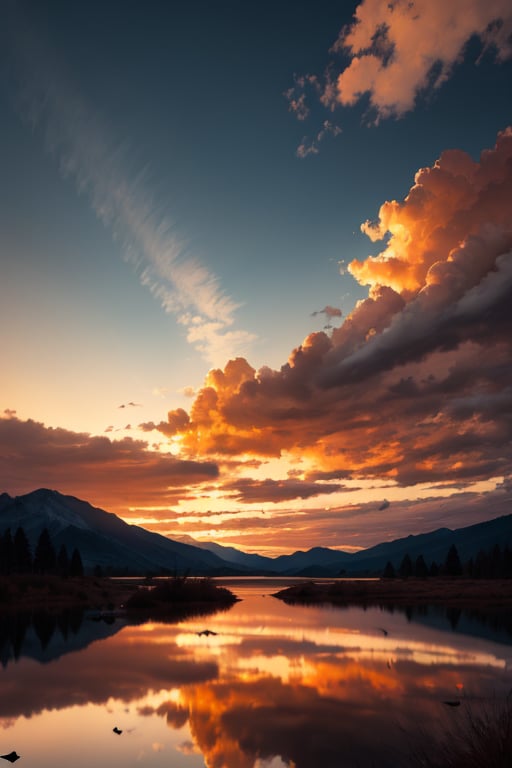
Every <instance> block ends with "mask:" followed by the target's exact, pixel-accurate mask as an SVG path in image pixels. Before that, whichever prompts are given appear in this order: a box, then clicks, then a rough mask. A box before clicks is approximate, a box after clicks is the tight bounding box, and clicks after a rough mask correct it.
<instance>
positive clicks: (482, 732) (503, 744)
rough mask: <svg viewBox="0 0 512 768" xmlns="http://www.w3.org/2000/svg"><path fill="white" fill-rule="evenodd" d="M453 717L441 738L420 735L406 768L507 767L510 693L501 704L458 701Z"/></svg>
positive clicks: (511, 750)
mask: <svg viewBox="0 0 512 768" xmlns="http://www.w3.org/2000/svg"><path fill="white" fill-rule="evenodd" d="M456 715H457V717H456V718H454V719H453V723H452V725H451V726H450V727H449V728H447V729H446V730H444V731H443V732H442V735H440V736H438V737H437V738H436V737H435V736H434V735H433V734H425V735H424V745H423V747H419V748H415V749H414V750H413V752H412V755H411V757H410V758H408V762H407V767H408V768H409V766H411V765H412V766H415V767H416V768H510V766H511V765H512V693H510V694H509V695H508V697H507V698H506V700H505V701H502V702H498V701H492V702H486V703H484V704H482V705H480V706H479V707H478V708H476V707H475V706H473V705H472V703H471V702H465V701H462V704H461V707H460V709H459V710H457V712H456Z"/></svg>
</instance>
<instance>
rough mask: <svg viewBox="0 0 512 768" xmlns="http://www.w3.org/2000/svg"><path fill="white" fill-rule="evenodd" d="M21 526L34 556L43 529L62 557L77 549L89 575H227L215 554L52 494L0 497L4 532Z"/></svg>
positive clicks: (0, 528)
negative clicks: (97, 571)
mask: <svg viewBox="0 0 512 768" xmlns="http://www.w3.org/2000/svg"><path fill="white" fill-rule="evenodd" d="M5 497H7V498H5ZM20 526H21V527H22V528H23V529H24V530H25V533H26V534H27V537H28V540H29V542H30V544H31V547H32V551H34V548H35V545H36V543H37V539H38V538H39V535H40V533H41V531H42V530H43V528H47V529H48V532H49V534H50V537H51V539H52V542H53V544H54V546H55V549H56V550H57V551H58V550H59V548H60V546H61V545H62V544H65V545H66V548H67V549H68V552H69V553H71V551H72V549H73V548H74V547H77V548H78V549H79V551H80V554H81V557H82V562H83V564H84V568H85V570H86V572H92V571H93V570H94V568H95V567H97V566H99V567H101V568H102V569H104V570H107V571H111V572H117V573H128V574H140V573H158V572H161V571H167V572H169V571H170V572H175V571H176V572H180V573H183V572H185V571H188V572H190V573H193V574H206V573H217V572H218V573H222V572H223V571H225V570H226V563H225V562H224V561H223V560H221V559H220V558H219V557H217V555H215V554H214V553H213V552H208V551H206V550H204V549H200V548H199V547H194V546H192V545H190V544H182V543H181V542H177V541H172V540H171V539H168V538H167V537H165V536H161V535H159V534H158V533H152V532H150V531H147V530H145V529H144V528H140V527H139V526H136V525H129V524H128V523H125V522H124V521H123V520H121V519H120V518H119V517H117V516H116V515H114V514H112V513H110V512H105V511H104V510H102V509H98V508H97V507H93V506H91V505H90V504H88V503H87V502H85V501H81V500H80V499H77V498H75V497H74V496H64V495H63V494H61V493H58V492H57V491H50V490H48V489H46V488H41V489H39V490H37V491H33V492H32V493H28V494H26V495H25V496H17V497H16V498H14V499H13V498H11V497H10V496H8V494H2V496H0V532H3V531H5V530H6V529H7V528H10V529H11V533H12V534H13V535H14V533H15V531H16V529H17V528H18V527H20ZM228 570H229V569H228Z"/></svg>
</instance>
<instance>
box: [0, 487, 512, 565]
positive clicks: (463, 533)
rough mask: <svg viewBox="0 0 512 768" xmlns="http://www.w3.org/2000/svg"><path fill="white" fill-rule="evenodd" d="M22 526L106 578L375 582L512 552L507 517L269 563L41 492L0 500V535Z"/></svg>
mask: <svg viewBox="0 0 512 768" xmlns="http://www.w3.org/2000/svg"><path fill="white" fill-rule="evenodd" d="M19 526H21V527H22V528H23V529H24V530H25V533H26V534H27V538H28V540H29V542H30V545H31V547H32V549H33V550H34V548H35V545H36V542H37V539H38V537H39V535H40V533H41V531H42V530H43V528H47V529H48V532H49V534H50V536H51V539H52V542H53V543H54V546H55V548H56V549H57V550H58V549H59V547H60V546H61V544H64V545H65V546H66V548H67V549H68V551H71V550H72V549H74V548H75V547H77V548H78V549H79V551H80V554H81V557H82V561H83V564H84V568H85V571H86V572H89V573H91V572H93V571H94V569H95V568H97V567H100V568H102V569H103V570H104V571H106V572H108V573H125V574H130V575H139V574H148V573H152V574H158V573H190V574H191V575H236V574H238V575H251V574H258V575H269V576H271V575H274V576H276V575H279V576H308V577H321V576H325V577H333V576H338V575H340V573H343V574H344V575H347V576H358V575H372V574H380V573H381V572H382V570H383V568H384V566H385V564H386V562H387V561H388V560H389V561H390V562H392V563H393V565H394V566H395V567H398V565H399V564H400V562H401V560H402V558H403V557H404V555H405V554H409V556H410V557H411V558H412V559H413V560H414V559H415V558H416V557H417V556H418V555H420V554H421V555H423V557H424V559H425V561H426V562H427V563H430V562H432V561H436V562H438V563H442V562H444V560H445V558H446V554H447V552H448V549H449V548H450V546H451V545H452V544H454V545H455V546H456V547H457V550H458V553H459V556H460V558H461V560H463V561H466V560H468V559H469V558H470V557H476V555H477V554H478V552H479V551H480V550H481V549H484V550H487V551H489V550H491V549H492V548H493V547H494V546H495V545H496V544H499V545H500V547H502V548H503V547H505V546H507V545H508V546H509V547H512V515H504V516H502V517H497V518H495V519H494V520H488V521H485V522H483V523H477V524H476V525H470V526H467V527H465V528H458V529H455V530H452V529H450V528H439V529H437V530H435V531H431V532H430V533H422V534H418V535H410V536H405V537H403V538H399V539H395V540H394V541H390V542H382V543H381V544H377V545H375V546H373V547H370V548H368V549H364V550H361V551H359V552H343V551H340V550H336V549H329V548H327V547H313V548H312V549H309V550H307V551H298V552H294V553H293V554H290V555H281V556H280V557H276V558H270V557H264V556H263V555H258V554H247V553H245V552H241V551H240V550H237V549H236V548H234V547H225V546H222V545H220V544H216V543H213V542H197V541H195V540H194V539H192V538H191V537H186V538H187V542H186V543H185V542H183V541H176V540H174V539H170V538H168V537H166V536H162V535H160V534H158V533H153V532H151V531H148V530H146V529H145V528H141V527H140V526H137V525H129V524H128V523H125V522H124V521H123V520H121V518H119V517H117V515H114V514H113V513H111V512H105V511H104V510H102V509H99V508H98V507H93V506H92V505H91V504H89V503H88V502H86V501H82V500H80V499H77V498H75V497H74V496H65V495H63V494H61V493H59V492H58V491H51V490H48V489H46V488H40V489H39V490H36V491H32V492H31V493H27V494H25V495H23V496H17V497H15V498H12V497H11V496H9V494H7V493H2V494H0V533H3V532H4V531H5V530H6V529H7V528H10V529H11V533H12V534H14V532H15V531H16V529H17V528H18V527H19Z"/></svg>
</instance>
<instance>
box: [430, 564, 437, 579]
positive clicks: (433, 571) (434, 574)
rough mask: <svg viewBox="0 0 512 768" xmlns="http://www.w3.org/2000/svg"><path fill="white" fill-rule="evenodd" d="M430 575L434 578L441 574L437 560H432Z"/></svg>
mask: <svg viewBox="0 0 512 768" xmlns="http://www.w3.org/2000/svg"><path fill="white" fill-rule="evenodd" d="M428 575H429V576H431V577H432V578H433V579H435V578H436V577H437V576H439V566H438V564H437V563H436V561H435V560H432V562H431V563H430V568H429V571H428Z"/></svg>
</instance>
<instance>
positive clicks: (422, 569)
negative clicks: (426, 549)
mask: <svg viewBox="0 0 512 768" xmlns="http://www.w3.org/2000/svg"><path fill="white" fill-rule="evenodd" d="M414 575H415V576H418V578H420V579H426V578H427V576H428V568H427V564H426V562H425V560H424V558H423V555H418V557H417V558H416V562H415V564H414Z"/></svg>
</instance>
